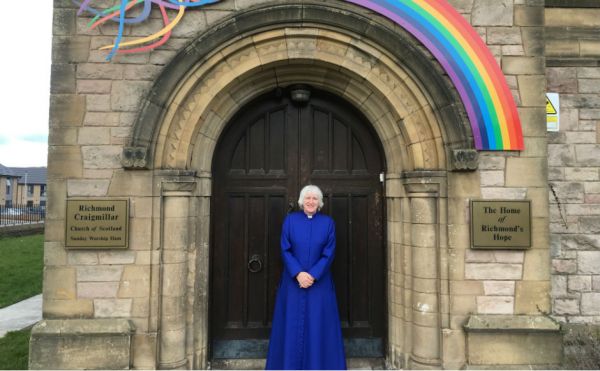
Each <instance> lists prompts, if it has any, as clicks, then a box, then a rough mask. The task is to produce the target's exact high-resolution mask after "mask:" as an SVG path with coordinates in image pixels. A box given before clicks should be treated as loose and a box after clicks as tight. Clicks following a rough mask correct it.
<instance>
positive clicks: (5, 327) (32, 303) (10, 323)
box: [0, 294, 42, 337]
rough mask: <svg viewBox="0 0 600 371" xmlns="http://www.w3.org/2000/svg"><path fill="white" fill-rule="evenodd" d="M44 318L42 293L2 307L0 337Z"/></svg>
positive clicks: (0, 312)
mask: <svg viewBox="0 0 600 371" xmlns="http://www.w3.org/2000/svg"><path fill="white" fill-rule="evenodd" d="M41 319H42V294H39V295H36V296H34V297H31V298H29V299H26V300H23V301H20V302H18V303H16V304H13V305H10V306H8V307H6V308H2V309H0V337H3V336H4V335H6V333H7V332H10V331H17V330H21V329H23V328H25V327H27V326H31V325H33V324H34V323H36V322H38V321H40V320H41Z"/></svg>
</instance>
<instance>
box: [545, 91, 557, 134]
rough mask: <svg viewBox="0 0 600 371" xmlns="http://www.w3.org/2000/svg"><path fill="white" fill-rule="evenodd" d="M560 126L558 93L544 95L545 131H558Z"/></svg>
mask: <svg viewBox="0 0 600 371" xmlns="http://www.w3.org/2000/svg"><path fill="white" fill-rule="evenodd" d="M559 124H560V100H559V96H558V93H546V130H548V131H558V130H559V126H560V125H559Z"/></svg>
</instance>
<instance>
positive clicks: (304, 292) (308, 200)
mask: <svg viewBox="0 0 600 371" xmlns="http://www.w3.org/2000/svg"><path fill="white" fill-rule="evenodd" d="M298 205H299V206H300V208H301V209H302V210H300V211H297V212H294V213H291V214H289V215H288V216H287V217H286V219H285V221H284V222H283V229H282V232H281V255H282V258H283V263H284V269H283V273H282V275H281V281H280V283H279V289H278V291H277V299H276V300H275V313H274V315H273V327H272V330H271V340H270V342H269V353H268V356H267V366H266V368H267V369H320V370H324V369H338V370H339V369H345V368H346V358H345V355H344V343H343V339H342V330H341V327H340V319H339V314H338V308H337V300H336V297H335V287H334V285H333V279H332V276H331V272H330V270H329V268H330V267H331V263H332V261H333V256H334V252H335V224H334V222H333V219H331V218H330V217H329V216H327V215H323V214H321V213H319V210H321V208H322V207H323V193H322V192H321V190H320V189H319V188H318V187H316V186H314V185H308V186H306V187H304V188H303V189H302V191H301V192H300V197H299V199H298Z"/></svg>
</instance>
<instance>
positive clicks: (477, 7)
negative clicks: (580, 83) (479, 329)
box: [450, 0, 550, 314]
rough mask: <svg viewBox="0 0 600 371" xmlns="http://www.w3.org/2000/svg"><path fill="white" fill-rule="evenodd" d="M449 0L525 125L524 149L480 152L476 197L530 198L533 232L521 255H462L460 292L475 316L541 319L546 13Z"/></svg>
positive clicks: (545, 287) (544, 305)
mask: <svg viewBox="0 0 600 371" xmlns="http://www.w3.org/2000/svg"><path fill="white" fill-rule="evenodd" d="M450 2H451V3H452V4H453V5H455V7H456V8H457V9H458V10H459V11H461V12H463V14H464V15H465V17H467V19H470V21H471V24H472V25H473V26H474V27H475V28H476V29H477V30H478V31H479V34H480V35H481V36H482V38H483V39H484V40H485V41H486V43H487V45H488V47H489V48H490V50H491V51H492V53H493V54H494V56H495V57H496V59H497V61H498V62H499V64H500V66H501V67H502V71H503V72H504V75H505V78H506V81H507V83H508V85H509V87H510V89H511V90H512V92H513V96H514V98H515V101H516V102H517V105H518V107H519V108H518V109H519V116H520V118H521V122H522V127H523V135H524V141H525V150H524V151H522V152H520V153H519V152H480V161H479V172H478V177H479V184H480V196H481V198H483V199H509V200H522V199H530V200H532V217H533V219H532V223H533V231H534V232H533V233H534V236H533V246H532V248H531V249H530V250H528V251H525V252H524V251H501V250H495V251H477V250H469V249H467V250H465V257H464V259H465V279H466V280H467V281H465V283H464V284H465V287H462V288H460V290H461V291H462V292H461V294H467V293H468V294H469V295H473V296H472V297H470V298H468V300H469V301H470V304H469V306H468V308H470V310H471V311H472V313H479V314H539V310H543V311H548V310H549V306H550V302H549V296H548V291H549V288H550V283H549V280H550V276H549V269H548V262H549V260H550V257H549V250H548V245H549V241H548V236H547V234H546V232H547V224H548V219H547V211H546V210H547V205H548V201H547V197H546V194H547V185H546V176H547V172H546V170H545V168H546V133H545V128H544V121H543V114H544V112H543V110H542V109H541V106H542V104H543V101H542V100H543V91H544V89H545V81H544V80H545V79H544V56H543V39H542V34H543V16H544V15H543V8H542V7H541V6H540V4H541V2H539V1H521V0H516V1H512V0H503V1H492V0H490V1H487V0H475V1H450ZM470 197H477V196H476V195H470ZM465 243H468V241H465ZM457 289H459V288H458V287H457ZM465 299H467V298H465ZM538 308H539V309H538Z"/></svg>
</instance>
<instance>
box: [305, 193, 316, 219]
mask: <svg viewBox="0 0 600 371" xmlns="http://www.w3.org/2000/svg"><path fill="white" fill-rule="evenodd" d="M302 206H304V212H305V213H306V214H308V215H313V214H314V213H316V212H317V209H318V208H319V198H318V197H317V195H316V194H314V193H311V192H307V193H306V195H304V201H303V203H302Z"/></svg>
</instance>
